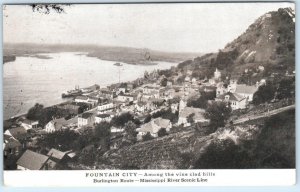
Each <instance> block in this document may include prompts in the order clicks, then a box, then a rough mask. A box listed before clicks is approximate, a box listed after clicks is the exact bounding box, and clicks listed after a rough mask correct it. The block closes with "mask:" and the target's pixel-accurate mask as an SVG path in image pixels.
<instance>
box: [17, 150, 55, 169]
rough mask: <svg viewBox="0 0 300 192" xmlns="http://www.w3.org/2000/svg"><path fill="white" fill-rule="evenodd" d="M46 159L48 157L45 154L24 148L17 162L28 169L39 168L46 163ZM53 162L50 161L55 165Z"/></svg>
mask: <svg viewBox="0 0 300 192" xmlns="http://www.w3.org/2000/svg"><path fill="white" fill-rule="evenodd" d="M48 159H49V157H47V156H46V155H42V154H39V153H36V152H33V151H30V150H26V151H25V152H24V153H23V155H22V156H21V157H20V158H19V159H18V161H17V164H18V165H20V166H22V167H25V168H27V169H29V170H40V169H42V168H43V166H44V165H45V164H46V163H47V161H48ZM53 163H54V162H53ZM53 163H52V162H51V164H52V167H54V166H55V163H54V164H53Z"/></svg>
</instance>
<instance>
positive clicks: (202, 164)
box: [194, 139, 251, 169]
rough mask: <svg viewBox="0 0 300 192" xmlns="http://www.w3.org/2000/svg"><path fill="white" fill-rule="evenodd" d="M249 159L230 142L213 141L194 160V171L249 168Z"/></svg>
mask: <svg viewBox="0 0 300 192" xmlns="http://www.w3.org/2000/svg"><path fill="white" fill-rule="evenodd" d="M249 161H250V157H249V155H248V154H247V152H246V151H243V150H241V149H240V148H239V147H238V146H237V145H235V143H234V142H233V141H232V140H230V139H226V140H216V141H213V142H212V143H211V144H210V145H209V146H208V147H207V148H206V150H205V152H204V153H203V154H202V155H201V156H200V158H199V159H198V160H196V162H195V164H194V168H195V169H234V168H247V167H251V165H250V163H249Z"/></svg>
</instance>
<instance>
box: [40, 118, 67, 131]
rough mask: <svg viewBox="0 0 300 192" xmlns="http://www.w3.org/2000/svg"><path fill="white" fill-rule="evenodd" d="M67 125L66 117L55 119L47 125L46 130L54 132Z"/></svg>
mask: <svg viewBox="0 0 300 192" xmlns="http://www.w3.org/2000/svg"><path fill="white" fill-rule="evenodd" d="M65 127H67V121H66V120H65V118H59V119H53V120H51V121H49V122H48V123H47V124H46V125H45V131H46V132H47V133H53V132H55V131H58V130H61V129H63V128H65Z"/></svg>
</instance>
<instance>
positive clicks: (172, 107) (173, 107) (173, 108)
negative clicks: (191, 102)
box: [171, 103, 179, 113]
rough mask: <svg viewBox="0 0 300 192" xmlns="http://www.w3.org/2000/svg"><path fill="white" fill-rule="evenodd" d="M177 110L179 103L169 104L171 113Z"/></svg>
mask: <svg viewBox="0 0 300 192" xmlns="http://www.w3.org/2000/svg"><path fill="white" fill-rule="evenodd" d="M178 108H179V103H172V104H171V110H172V113H176V112H177V111H178Z"/></svg>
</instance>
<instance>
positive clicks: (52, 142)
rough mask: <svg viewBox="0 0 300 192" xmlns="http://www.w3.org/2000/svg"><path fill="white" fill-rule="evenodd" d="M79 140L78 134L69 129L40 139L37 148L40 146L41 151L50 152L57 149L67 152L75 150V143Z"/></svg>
mask: <svg viewBox="0 0 300 192" xmlns="http://www.w3.org/2000/svg"><path fill="white" fill-rule="evenodd" d="M78 138H79V134H78V133H76V132H74V131H72V130H69V129H63V130H60V131H56V132H53V133H49V134H46V135H45V136H44V137H40V138H39V139H38V140H37V146H40V147H41V149H48V150H49V149H51V148H55V149H58V150H60V151H67V150H71V149H72V148H73V146H74V145H73V142H74V141H75V140H77V139H78Z"/></svg>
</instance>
